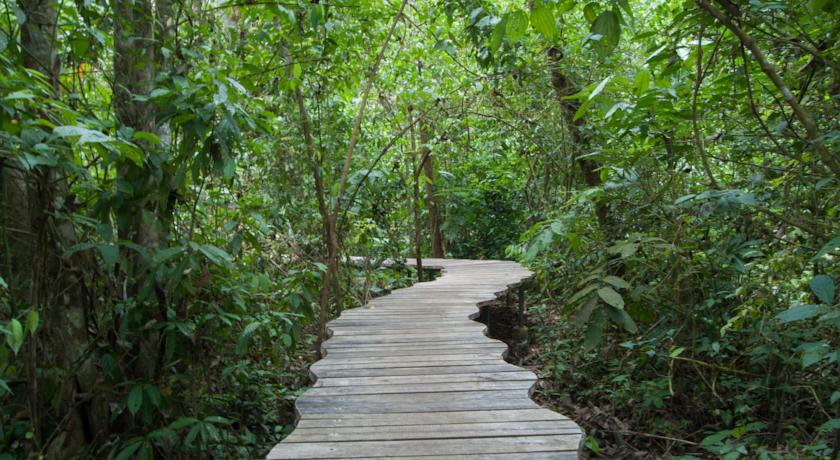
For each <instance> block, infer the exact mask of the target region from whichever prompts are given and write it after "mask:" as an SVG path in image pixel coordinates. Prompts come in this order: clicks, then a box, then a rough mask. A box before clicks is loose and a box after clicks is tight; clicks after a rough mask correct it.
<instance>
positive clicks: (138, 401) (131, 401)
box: [125, 385, 143, 415]
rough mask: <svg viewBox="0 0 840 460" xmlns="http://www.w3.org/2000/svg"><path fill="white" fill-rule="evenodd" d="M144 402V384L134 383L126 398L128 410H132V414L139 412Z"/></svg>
mask: <svg viewBox="0 0 840 460" xmlns="http://www.w3.org/2000/svg"><path fill="white" fill-rule="evenodd" d="M142 404H143V385H134V386H133V387H131V391H130V392H129V393H128V398H127V399H126V403H125V406H126V407H127V408H128V411H129V412H131V415H134V414H136V413H137V411H138V410H139V409H140V406H141V405H142Z"/></svg>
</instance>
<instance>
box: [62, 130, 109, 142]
mask: <svg viewBox="0 0 840 460" xmlns="http://www.w3.org/2000/svg"><path fill="white" fill-rule="evenodd" d="M53 134H55V135H56V136H58V137H76V136H78V137H79V139H78V141H77V142H78V143H79V144H102V143H105V142H111V141H113V140H114V138H113V137H111V136H108V135H106V134H102V133H100V132H99V131H94V130H92V129H87V128H82V127H81V126H58V127H56V128H55V129H54V130H53Z"/></svg>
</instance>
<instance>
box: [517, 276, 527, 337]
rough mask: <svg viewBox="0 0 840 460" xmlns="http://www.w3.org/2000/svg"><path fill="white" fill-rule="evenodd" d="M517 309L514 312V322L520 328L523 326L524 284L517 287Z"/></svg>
mask: <svg viewBox="0 0 840 460" xmlns="http://www.w3.org/2000/svg"><path fill="white" fill-rule="evenodd" d="M518 294H519V296H518V297H519V299H518V300H519V309H518V310H517V312H516V322H517V324H518V325H520V326H522V325H524V324H525V283H522V284H520V285H519V293H518Z"/></svg>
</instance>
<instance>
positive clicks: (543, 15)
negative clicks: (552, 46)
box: [531, 4, 557, 40]
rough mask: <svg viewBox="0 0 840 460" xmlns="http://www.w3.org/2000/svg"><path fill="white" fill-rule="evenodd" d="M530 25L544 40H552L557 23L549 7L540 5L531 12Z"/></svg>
mask: <svg viewBox="0 0 840 460" xmlns="http://www.w3.org/2000/svg"><path fill="white" fill-rule="evenodd" d="M531 25H532V26H533V27H534V29H536V31H537V32H539V33H541V34H542V35H543V37H545V38H546V39H548V40H551V39H552V38H554V35H555V33H556V32H557V23H556V22H555V20H554V12H553V11H552V10H551V6H549V5H547V4H542V5H540V6H538V7H536V8H534V9H533V10H531Z"/></svg>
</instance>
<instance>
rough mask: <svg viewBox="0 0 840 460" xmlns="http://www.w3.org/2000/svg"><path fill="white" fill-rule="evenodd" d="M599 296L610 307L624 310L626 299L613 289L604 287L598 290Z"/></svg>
mask: <svg viewBox="0 0 840 460" xmlns="http://www.w3.org/2000/svg"><path fill="white" fill-rule="evenodd" d="M598 296H599V297H601V299H602V300H603V301H604V302H606V303H607V304H609V305H612V306H613V307H615V308H619V309H621V308H624V298H623V297H621V294H619V293H618V292H615V290H614V289H613V288H611V287H602V288H601V289H598Z"/></svg>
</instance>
